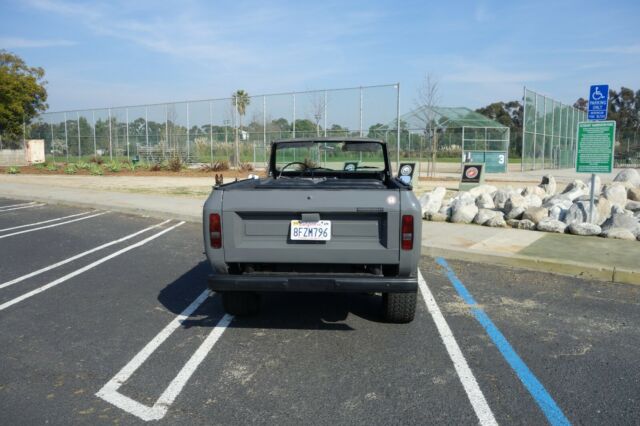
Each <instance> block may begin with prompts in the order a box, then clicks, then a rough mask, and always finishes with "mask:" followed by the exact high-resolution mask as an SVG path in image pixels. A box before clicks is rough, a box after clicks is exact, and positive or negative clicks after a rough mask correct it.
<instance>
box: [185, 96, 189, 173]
mask: <svg viewBox="0 0 640 426" xmlns="http://www.w3.org/2000/svg"><path fill="white" fill-rule="evenodd" d="M186 161H187V163H188V162H189V102H187V160H186Z"/></svg>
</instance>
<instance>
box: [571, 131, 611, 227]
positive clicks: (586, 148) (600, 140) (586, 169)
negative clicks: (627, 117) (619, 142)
mask: <svg viewBox="0 0 640 426" xmlns="http://www.w3.org/2000/svg"><path fill="white" fill-rule="evenodd" d="M615 136H616V122H615V121H586V122H582V123H578V146H577V150H576V172H578V173H591V194H590V195H591V198H590V199H591V204H590V206H589V222H591V220H592V218H593V203H594V198H595V193H594V191H595V189H594V187H595V181H596V175H595V174H596V173H611V172H612V171H613V151H614V147H615Z"/></svg>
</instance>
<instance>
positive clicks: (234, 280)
mask: <svg viewBox="0 0 640 426" xmlns="http://www.w3.org/2000/svg"><path fill="white" fill-rule="evenodd" d="M209 288H210V289H211V290H213V291H259V292H263V291H264V292H267V291H279V292H287V291H290V292H318V293H323V292H327V293H413V292H416V291H418V279H417V278H416V277H406V278H404V277H366V276H365V277H363V276H357V277H350V276H326V275H325V276H318V275H311V276H309V275H302V274H301V275H295V276H293V275H258V274H255V275H254V274H251V275H224V274H215V275H209Z"/></svg>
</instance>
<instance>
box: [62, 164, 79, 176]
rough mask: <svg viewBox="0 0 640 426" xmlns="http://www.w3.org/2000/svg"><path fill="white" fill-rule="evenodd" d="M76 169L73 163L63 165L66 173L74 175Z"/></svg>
mask: <svg viewBox="0 0 640 426" xmlns="http://www.w3.org/2000/svg"><path fill="white" fill-rule="evenodd" d="M77 171H78V168H77V167H76V165H75V164H68V165H67V167H65V169H64V172H65V174H68V175H75V174H76V172H77Z"/></svg>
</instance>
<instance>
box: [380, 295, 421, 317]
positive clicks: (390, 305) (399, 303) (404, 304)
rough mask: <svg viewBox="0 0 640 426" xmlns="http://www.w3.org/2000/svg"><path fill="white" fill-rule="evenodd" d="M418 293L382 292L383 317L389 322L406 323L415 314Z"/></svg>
mask: <svg viewBox="0 0 640 426" xmlns="http://www.w3.org/2000/svg"><path fill="white" fill-rule="evenodd" d="M417 299H418V293H417V292H415V293H384V294H383V295H382V306H383V309H384V318H385V319H386V320H387V321H389V322H395V323H407V322H411V321H413V317H414V316H415V314H416V303H417Z"/></svg>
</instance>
